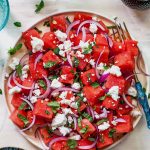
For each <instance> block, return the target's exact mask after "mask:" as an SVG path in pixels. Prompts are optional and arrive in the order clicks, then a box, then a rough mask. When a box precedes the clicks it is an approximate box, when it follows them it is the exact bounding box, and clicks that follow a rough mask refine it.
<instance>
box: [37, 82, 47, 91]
mask: <svg viewBox="0 0 150 150" xmlns="http://www.w3.org/2000/svg"><path fill="white" fill-rule="evenodd" d="M38 83H39V86H40V87H42V88H43V89H45V90H46V83H45V82H44V80H39V81H38Z"/></svg>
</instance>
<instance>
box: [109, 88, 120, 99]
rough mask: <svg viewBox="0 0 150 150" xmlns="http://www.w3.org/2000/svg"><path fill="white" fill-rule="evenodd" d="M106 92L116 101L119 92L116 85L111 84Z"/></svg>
mask: <svg viewBox="0 0 150 150" xmlns="http://www.w3.org/2000/svg"><path fill="white" fill-rule="evenodd" d="M108 94H109V95H111V97H112V99H114V100H115V101H117V100H118V99H119V98H120V96H119V95H118V94H119V87H118V86H112V87H111V88H110V89H109V91H108Z"/></svg>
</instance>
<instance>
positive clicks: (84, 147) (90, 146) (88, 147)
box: [78, 136, 98, 149]
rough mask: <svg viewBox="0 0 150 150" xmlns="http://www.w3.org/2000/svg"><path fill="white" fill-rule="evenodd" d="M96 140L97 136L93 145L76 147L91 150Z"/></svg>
mask: <svg viewBox="0 0 150 150" xmlns="http://www.w3.org/2000/svg"><path fill="white" fill-rule="evenodd" d="M97 140H98V136H97V137H96V140H95V142H94V143H93V144H91V145H87V146H78V148H79V149H91V148H93V147H95V145H96V143H97Z"/></svg>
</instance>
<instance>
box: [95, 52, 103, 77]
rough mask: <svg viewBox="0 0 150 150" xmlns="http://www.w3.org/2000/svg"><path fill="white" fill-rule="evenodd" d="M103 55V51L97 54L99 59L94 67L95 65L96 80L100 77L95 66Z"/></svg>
mask: <svg viewBox="0 0 150 150" xmlns="http://www.w3.org/2000/svg"><path fill="white" fill-rule="evenodd" d="M103 53H104V50H103V51H102V52H101V53H100V54H99V57H98V59H97V62H96V65H95V72H96V76H97V78H98V79H99V78H100V75H99V72H98V70H97V65H98V62H99V60H100V58H101V56H102V54H103Z"/></svg>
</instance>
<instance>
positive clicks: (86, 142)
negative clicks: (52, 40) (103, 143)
mask: <svg viewBox="0 0 150 150" xmlns="http://www.w3.org/2000/svg"><path fill="white" fill-rule="evenodd" d="M93 142H94V141H90V140H88V139H81V140H79V141H78V146H88V145H91V144H92V143H93ZM77 150H82V149H79V148H78V149H77ZM88 150H96V148H95V147H93V148H90V149H88Z"/></svg>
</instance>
